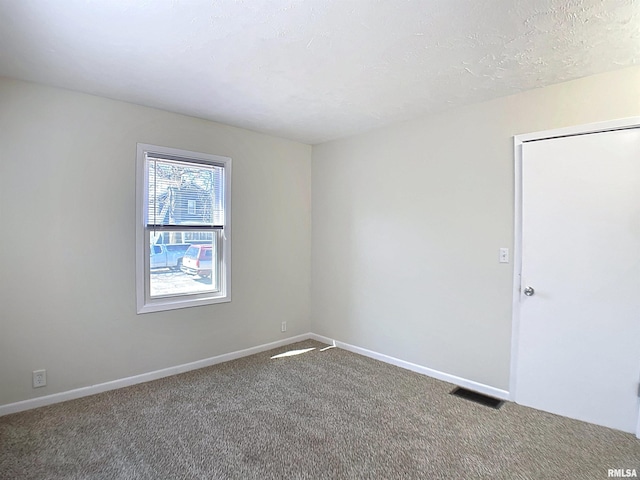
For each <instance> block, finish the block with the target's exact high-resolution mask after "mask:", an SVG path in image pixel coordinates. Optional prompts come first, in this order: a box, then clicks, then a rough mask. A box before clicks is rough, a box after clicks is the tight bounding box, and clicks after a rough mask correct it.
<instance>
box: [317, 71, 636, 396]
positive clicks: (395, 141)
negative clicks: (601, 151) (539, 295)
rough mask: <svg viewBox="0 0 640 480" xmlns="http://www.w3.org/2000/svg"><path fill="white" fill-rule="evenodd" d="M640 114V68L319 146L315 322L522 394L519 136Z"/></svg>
mask: <svg viewBox="0 0 640 480" xmlns="http://www.w3.org/2000/svg"><path fill="white" fill-rule="evenodd" d="M636 115H640V68H638V67H636V68H630V69H625V70H619V71H617V72H612V73H609V74H605V75H598V76H593V77H589V78H585V79H581V80H577V81H572V82H568V83H564V84H560V85H556V86H552V87H548V88H544V89H539V90H534V91H530V92H525V93H521V94H517V95H513V96H510V97H506V98H501V99H498V100H494V101H490V102H485V103H481V104H476V105H472V106H469V107H465V108H458V109H454V110H450V111H447V112H445V113H442V114H439V115H435V116H431V117H428V118H423V119H419V120H415V121H411V122H407V123H402V124H398V125H394V126H391V127H388V128H383V129H380V130H377V131H373V132H370V133H367V134H364V135H360V136H357V137H353V138H349V139H346V140H341V141H335V142H330V143H326V144H322V145H319V146H316V147H314V150H313V162H312V179H313V188H312V206H313V208H312V212H313V213H312V228H313V234H312V321H311V328H312V331H313V332H315V333H317V334H320V335H324V336H326V337H330V338H334V339H336V340H339V341H342V342H346V343H350V344H353V345H356V346H359V347H363V348H366V349H370V350H373V351H376V352H379V353H383V354H386V355H390V356H393V357H396V358H399V359H402V360H405V361H409V362H413V363H416V364H418V365H422V366H425V367H429V368H432V369H435V370H439V371H441V372H444V373H448V374H452V375H456V376H459V377H463V378H466V379H468V380H472V381H475V382H479V383H482V384H485V385H488V386H492V387H495V388H499V389H504V390H508V387H509V366H510V348H511V345H510V340H511V302H512V275H513V269H512V265H513V264H512V263H510V264H500V263H498V249H499V247H505V246H506V247H509V248H510V250H511V252H513V201H514V200H513V194H514V180H513V162H514V160H513V138H512V137H513V135H515V134H519V133H527V132H535V131H540V130H547V129H552V128H559V127H564V126H570V125H579V124H585V123H590V122H596V121H603V120H610V119H614V118H623V117H629V116H636Z"/></svg>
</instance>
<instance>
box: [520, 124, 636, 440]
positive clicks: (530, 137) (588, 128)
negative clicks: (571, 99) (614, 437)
mask: <svg viewBox="0 0 640 480" xmlns="http://www.w3.org/2000/svg"><path fill="white" fill-rule="evenodd" d="M638 127H640V117H629V118H623V119H618V120H610V121H606V122H597V123H590V124H586V125H579V126H575V127H567V128H559V129H554V130H545V131H541V132H534V133H527V134H522V135H515V136H514V137H513V148H514V160H515V163H514V186H515V188H514V203H515V204H514V245H513V308H512V312H513V313H512V321H511V367H510V377H509V400H511V401H515V399H516V390H517V388H518V379H517V366H518V342H519V338H520V336H519V333H520V298H521V294H520V290H521V288H522V285H521V277H522V145H523V144H524V143H526V142H530V141H534V140H545V139H552V138H559V137H567V136H574V135H584V134H589V133H598V132H607V131H612V130H622V129H629V128H638ZM636 437H637V438H640V412H639V414H638V425H637V427H636Z"/></svg>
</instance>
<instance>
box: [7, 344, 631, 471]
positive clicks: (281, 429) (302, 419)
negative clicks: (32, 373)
mask: <svg viewBox="0 0 640 480" xmlns="http://www.w3.org/2000/svg"><path fill="white" fill-rule="evenodd" d="M324 347H326V346H325V345H322V344H320V343H318V342H314V341H306V342H302V343H298V344H295V345H291V346H288V347H283V348H280V349H277V350H273V351H271V352H266V353H261V354H257V355H254V356H251V357H247V358H243V359H240V360H236V361H233V362H228V363H225V364H221V365H217V366H213V367H209V368H205V369H202V370H198V371H194V372H189V373H186V374H182V375H178V376H174V377H170V378H166V379H162V380H158V381H154V382H149V383H146V384H142V385H137V386H134V387H129V388H126V389H121V390H117V391H112V392H107V393H103V394H99V395H95V396H92V397H87V398H83V399H79V400H74V401H70V402H66V403H62V404H57V405H52V406H49V407H44V408H40V409H37V410H32V411H29V412H23V413H19V414H15V415H8V416H5V417H0V478H2V479H12V480H13V479H38V480H40V479H154V480H155V479H313V478H321V479H342V478H344V479H350V478H366V479H396V478H397V479H405V478H406V479H412V478H416V479H418V478H419V479H478V478H487V479H489V478H491V479H509V480H513V479H547V478H549V479H562V480H570V479H605V478H608V469H610V468H611V469H613V468H624V469H634V468H635V469H636V470H637V472H638V475H640V441H639V440H637V439H636V438H635V437H634V436H633V435H630V434H625V433H621V432H617V431H614V430H610V429H607V428H603V427H597V426H594V425H589V424H586V423H581V422H578V421H574V420H569V419H566V418H561V417H558V416H555V415H550V414H546V413H543V412H539V411H536V410H532V409H528V408H524V407H521V406H519V405H515V404H512V403H506V404H505V405H503V406H502V408H501V409H499V410H494V409H491V408H488V407H485V406H481V405H477V404H474V403H471V402H469V401H467V400H464V399H460V398H456V397H453V396H451V395H449V391H450V390H451V389H452V388H453V386H452V385H450V384H447V383H444V382H440V381H437V380H433V379H431V378H428V377H424V376H422V375H418V374H416V373H413V372H409V371H406V370H402V369H400V368H397V367H394V366H391V365H387V364H384V363H380V362H377V361H375V360H372V359H369V358H366V357H362V356H359V355H356V354H353V353H350V352H346V351H344V350H339V349H336V348H329V349H326V350H324V351H323V350H321V349H323V348H324ZM305 348H313V350H310V351H308V352H306V353H301V354H299V355H294V356H287V357H282V358H276V359H272V358H271V357H272V356H273V355H276V354H278V353H282V352H286V351H290V350H299V349H305Z"/></svg>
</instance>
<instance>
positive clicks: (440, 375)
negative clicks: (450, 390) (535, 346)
mask: <svg viewBox="0 0 640 480" xmlns="http://www.w3.org/2000/svg"><path fill="white" fill-rule="evenodd" d="M310 338H312V339H313V340H317V341H318V342H322V343H326V344H329V345H333V346H335V347H337V348H341V349H343V350H347V351H349V352H353V353H357V354H359V355H363V356H365V357H369V358H373V359H375V360H380V361H381V362H384V363H389V364H391V365H395V366H396V367H400V368H404V369H406V370H411V371H412V372H416V373H420V374H422V375H426V376H428V377H432V378H436V379H438V380H442V381H443V382H448V383H453V384H454V385H458V386H460V387H464V388H468V389H470V390H473V391H475V392H479V393H484V394H485V395H490V396H492V397H495V398H499V399H501V400H509V399H510V396H509V392H507V391H506V390H501V389H499V388H495V387H491V386H489V385H485V384H483V383H478V382H474V381H473V380H467V379H466V378H462V377H457V376H455V375H451V374H449V373H444V372H441V371H439V370H434V369H432V368H428V367H423V366H421V365H417V364H415V363H411V362H407V361H405V360H400V359H399V358H395V357H390V356H389V355H385V354H382V353H377V352H373V351H371V350H367V349H366V348H362V347H356V346H355V345H350V344H348V343H344V342H339V341H336V340H333V339H330V338H327V337H323V336H322V335H317V334H315V333H312V334H311V336H310Z"/></svg>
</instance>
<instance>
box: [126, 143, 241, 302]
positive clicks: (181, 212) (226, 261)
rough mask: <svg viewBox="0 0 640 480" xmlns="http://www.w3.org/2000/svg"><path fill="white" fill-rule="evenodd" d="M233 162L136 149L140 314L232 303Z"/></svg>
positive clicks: (151, 148)
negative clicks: (231, 213)
mask: <svg viewBox="0 0 640 480" xmlns="http://www.w3.org/2000/svg"><path fill="white" fill-rule="evenodd" d="M230 187H231V159H230V158H228V157H220V156H217V155H210V154H203V153H196V152H189V151H184V150H178V149H173V148H167V147H159V146H155V145H146V144H138V155H137V197H138V198H137V230H136V232H137V235H136V238H137V243H138V245H137V265H136V267H137V298H138V313H146V312H153V311H159V310H170V309H175V308H184V307H189V306H197V305H206V304H210V303H219V302H227V301H230V300H231V284H230V283H231V282H230V278H231V264H230V260H231V218H230V212H231V205H230V199H231V195H230V194H231V192H230Z"/></svg>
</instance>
